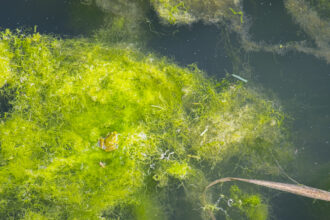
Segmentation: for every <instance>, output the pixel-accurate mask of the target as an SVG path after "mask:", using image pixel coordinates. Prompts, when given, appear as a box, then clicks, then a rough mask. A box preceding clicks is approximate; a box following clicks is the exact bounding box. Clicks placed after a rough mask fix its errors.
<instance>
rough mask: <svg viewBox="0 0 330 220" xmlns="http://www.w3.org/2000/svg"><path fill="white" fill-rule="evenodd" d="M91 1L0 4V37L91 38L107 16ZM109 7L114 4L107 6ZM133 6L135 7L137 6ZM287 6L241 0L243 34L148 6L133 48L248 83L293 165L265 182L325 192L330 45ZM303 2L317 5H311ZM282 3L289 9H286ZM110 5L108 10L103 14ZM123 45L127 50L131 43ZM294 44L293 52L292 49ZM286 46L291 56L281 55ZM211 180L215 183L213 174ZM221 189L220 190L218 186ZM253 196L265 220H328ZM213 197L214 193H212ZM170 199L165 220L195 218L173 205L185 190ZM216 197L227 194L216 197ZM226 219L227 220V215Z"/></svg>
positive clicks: (329, 178)
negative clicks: (276, 113) (274, 119)
mask: <svg viewBox="0 0 330 220" xmlns="http://www.w3.org/2000/svg"><path fill="white" fill-rule="evenodd" d="M111 1H112V0H108V2H111ZM91 2H92V1H88V0H86V1H84V0H81V1H79V0H10V1H9V0H8V1H3V2H2V3H1V5H0V27H1V29H2V30H4V29H6V28H9V29H11V30H13V31H15V29H30V30H33V28H34V27H35V26H36V27H37V31H39V32H40V33H41V34H52V35H56V36H60V37H63V38H68V39H69V38H77V37H89V36H91V35H93V33H94V31H96V30H98V29H99V28H102V27H104V26H103V25H104V19H106V17H107V13H108V11H107V10H102V9H100V7H98V6H97V5H95V4H94V3H91ZM113 2H117V1H115V0H113ZM139 2H140V1H135V3H137V4H139ZM141 2H144V1H141ZM156 2H159V1H156ZM177 2H180V1H177ZM234 2H236V1H234ZM237 2H240V1H237ZM291 2H294V1H292V0H288V1H279V0H244V1H242V2H241V5H240V8H241V13H242V15H240V14H239V13H238V11H237V10H236V9H235V10H234V9H232V10H233V11H232V12H231V13H232V14H233V15H235V16H238V17H240V16H242V18H241V19H243V20H242V23H241V25H242V27H243V28H242V29H239V30H235V29H234V28H233V27H231V26H230V25H236V24H234V23H232V24H230V22H229V21H220V22H207V21H205V20H202V19H200V20H198V19H197V20H196V22H192V23H191V24H182V23H181V24H177V25H176V24H168V23H167V24H166V23H164V21H163V20H162V19H161V18H160V17H159V16H158V13H157V12H156V11H155V10H153V8H152V7H153V6H152V5H151V4H147V5H149V6H150V8H148V9H145V10H146V11H147V13H146V14H145V17H144V18H143V19H141V23H142V25H141V26H142V29H143V30H144V33H143V34H142V35H141V36H143V37H142V38H143V42H142V43H141V45H143V46H138V47H140V48H143V49H142V50H143V51H151V52H155V53H157V54H158V55H160V56H167V57H169V58H170V59H172V60H173V61H174V62H176V63H177V64H179V65H180V66H187V65H190V64H192V63H194V64H196V65H197V67H198V68H200V69H201V70H203V71H205V72H206V75H207V77H209V78H211V79H215V80H221V79H223V78H227V79H229V80H230V81H240V80H239V79H237V78H235V77H232V76H231V74H235V75H238V76H240V77H242V78H243V79H245V80H247V81H248V82H247V83H244V82H242V84H244V85H245V86H247V87H249V88H252V89H254V90H256V91H260V92H261V93H263V94H264V96H266V97H269V98H268V100H272V101H273V102H274V103H273V105H274V106H281V107H280V108H281V110H282V111H283V112H285V114H286V115H288V117H287V119H286V123H287V124H288V128H287V129H288V130H287V132H288V133H290V135H289V136H290V140H291V142H292V145H293V150H292V151H293V156H292V160H291V162H290V164H289V165H287V166H284V168H283V169H281V172H280V175H279V176H278V177H276V178H273V177H272V178H273V179H271V180H273V181H279V182H286V183H292V181H291V180H290V179H289V178H288V177H287V176H289V177H291V178H293V179H294V180H296V181H297V182H299V183H301V184H304V185H307V186H312V187H315V188H319V189H324V190H327V191H330V64H329V63H330V57H329V53H330V41H329V40H328V41H326V40H324V39H323V38H322V37H315V36H313V35H312V34H311V30H315V29H313V28H309V27H308V24H305V23H306V22H307V23H308V21H309V22H312V20H311V19H309V20H308V19H307V20H305V21H304V22H305V23H301V22H300V21H297V18H294V16H293V13H290V12H289V11H290V9H287V8H289V7H290V5H289V4H291ZM297 2H300V3H301V2H304V1H302V0H298V1H297ZM305 2H307V0H305ZM308 2H309V3H308V4H315V5H317V2H318V1H308ZM315 2H316V3H315ZM319 2H322V1H319ZM141 4H142V3H141ZM285 4H288V5H289V6H287V8H286V5H285ZM292 4H293V3H292ZM128 5H129V4H128ZM112 6H113V5H111V4H110V6H109V7H112ZM113 7H114V6H113ZM185 7H188V6H187V5H186V6H185ZM329 7H330V6H329ZM118 10H119V9H118ZM126 10H127V11H129V9H126ZM228 10H229V9H228ZM315 10H316V9H315ZM292 11H293V9H292ZM234 12H235V13H236V14H235V13H234ZM329 12H330V11H329ZM116 13H120V12H116ZM125 13H126V12H125ZM173 13H174V12H173ZM114 14H115V13H114ZM305 14H307V12H305ZM326 15H327V14H326V13H324V12H323V14H322V16H323V17H322V19H323V21H324V22H327V26H324V28H325V29H326V28H329V27H330V25H329V24H330V14H328V17H327V18H324V16H326ZM329 31H330V30H329ZM314 32H315V31H314ZM132 33H133V32H132ZM322 33H323V34H325V35H326V34H328V36H330V34H329V33H326V32H325V31H323V32H322V31H320V32H319V33H316V34H317V35H321V34H322ZM242 39H243V40H242ZM244 40H245V41H244ZM129 41H130V43H132V42H133V44H134V37H133V38H130V39H129ZM242 42H243V43H242ZM244 42H245V45H244ZM246 42H253V43H255V45H256V46H247V43H246ZM297 42H299V43H297ZM300 42H301V44H300ZM294 44H296V45H295V46H292V45H294ZM250 45H252V43H251V44H250ZM318 45H319V46H318ZM324 45H327V47H325V46H324ZM266 47H267V49H265V48H266ZM289 47H290V48H291V49H287V50H284V49H283V48H289ZM251 48H252V49H251ZM306 48H308V49H306ZM309 48H313V50H312V49H309ZM315 48H316V49H315ZM280 49H283V51H280ZM2 101H3V103H2V104H1V107H2V108H7V107H8V106H5V104H4V103H5V100H4V99H3V100H2ZM205 132H206V131H205ZM163 156H164V157H165V156H166V155H163ZM238 163H239V161H238ZM232 165H233V166H235V164H232ZM278 166H280V164H278ZM235 172H236V171H235V170H234V171H233V170H231V171H228V172H227V173H226V175H235V174H236V173H235ZM213 174H215V175H214V176H217V174H216V172H214V173H213ZM222 177H225V176H222ZM248 177H249V178H251V179H252V178H255V179H258V178H259V177H261V178H267V175H266V174H265V175H264V174H260V175H259V176H257V177H253V176H248ZM226 184H228V185H230V184H231V183H226ZM239 186H242V187H243V188H244V187H245V186H246V185H244V184H242V185H240V184H239ZM227 187H228V186H227ZM253 187H254V186H253ZM255 187H256V188H258V187H259V186H255ZM219 189H220V188H219ZM224 189H226V186H225V185H224ZM176 190H177V189H176ZM258 190H259V191H260V192H261V193H263V196H264V197H263V198H265V199H266V200H267V203H268V204H269V217H268V218H269V219H278V220H292V219H300V220H303V219H305V220H310V219H315V220H319V219H324V220H326V219H329V216H330V203H329V202H324V201H318V200H313V199H310V198H304V197H300V196H297V195H292V194H288V193H283V192H278V191H275V190H270V189H264V188H261V187H260V188H258ZM0 192H1V189H0ZM217 193H218V194H219V191H218V192H217ZM227 193H228V192H227ZM174 194H176V198H175V196H173V195H169V197H170V199H169V202H173V203H175V204H177V206H180V205H182V207H181V211H180V212H177V213H176V212H172V214H171V215H170V217H169V218H170V219H202V217H201V216H200V215H199V214H198V213H199V210H196V209H195V207H191V206H190V205H189V204H188V205H187V204H185V203H184V202H182V203H181V202H180V201H181V197H180V196H183V194H184V190H177V191H176V192H175V193H174ZM221 194H226V192H225V191H224V190H223V191H221ZM174 200H175V201H174ZM215 200H216V199H215ZM0 208H1V203H0ZM182 210H183V211H182ZM218 212H221V210H220V211H218ZM173 213H174V214H173ZM175 213H176V214H175ZM216 216H217V219H218V218H219V219H221V218H222V219H226V215H225V214H217V215H216ZM234 216H235V215H234ZM231 217H232V216H231ZM232 218H234V219H235V217H232ZM227 219H230V218H229V217H228V216H227Z"/></svg>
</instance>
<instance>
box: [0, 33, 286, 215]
mask: <svg viewBox="0 0 330 220" xmlns="http://www.w3.org/2000/svg"><path fill="white" fill-rule="evenodd" d="M0 47H1V50H0V71H1V78H0V97H1V99H0V100H2V101H3V100H5V101H6V102H7V103H5V104H6V106H7V107H6V108H5V109H1V115H0V116H1V118H0V218H1V219H168V218H171V217H173V216H175V213H176V214H177V213H178V212H180V210H179V208H178V207H176V206H175V204H172V203H171V202H170V201H168V198H169V197H170V196H171V192H172V191H173V189H176V190H177V189H180V190H182V191H183V192H184V195H185V199H184V202H185V203H187V204H191V206H192V207H194V208H195V209H196V210H198V212H200V215H201V218H205V219H208V218H209V217H210V216H209V215H208V213H209V210H211V211H213V212H214V213H215V215H216V214H219V215H223V213H225V216H227V217H226V218H228V219H230V216H241V217H244V216H245V218H249V219H266V218H267V215H268V211H267V210H268V208H267V207H268V206H267V203H266V202H265V200H264V199H263V198H262V196H261V195H260V194H258V193H254V192H252V193H251V194H247V193H243V192H241V191H240V189H238V188H237V189H235V190H231V191H230V192H231V193H230V195H229V196H228V202H227V203H228V204H230V206H229V205H228V206H227V205H226V204H227V203H224V204H222V205H221V207H220V208H221V209H220V208H219V204H215V205H214V204H206V205H205V204H203V203H202V200H201V198H202V193H203V190H204V188H205V186H206V185H207V184H208V182H209V181H210V180H213V179H214V176H215V174H216V176H217V177H219V178H220V177H221V175H222V174H221V173H225V172H226V170H228V168H230V169H231V170H232V169H234V168H233V167H234V166H235V164H237V160H239V161H242V162H243V164H241V165H240V166H241V167H236V168H235V170H236V172H235V173H236V174H241V175H243V176H250V177H251V176H253V175H255V174H260V173H262V174H263V175H266V176H274V177H276V176H277V175H278V174H279V168H278V166H277V165H276V164H275V163H274V162H273V161H274V158H276V159H277V160H278V161H279V162H280V163H281V164H286V163H287V162H288V161H289V160H290V158H291V148H290V146H291V145H290V142H289V141H288V139H287V136H288V134H287V130H286V127H285V125H284V119H285V115H284V114H283V112H282V111H281V110H280V108H279V107H278V105H277V104H275V103H274V102H272V101H270V100H268V99H267V98H265V97H262V96H261V95H260V94H259V93H258V92H257V91H254V90H252V89H251V88H248V87H247V86H245V85H243V84H239V83H234V82H230V81H229V80H227V79H226V80H223V81H221V82H215V81H213V80H211V79H208V78H207V77H205V75H204V73H203V72H202V71H200V70H199V69H198V68H197V67H196V66H195V65H191V66H188V67H186V68H182V67H179V66H178V65H176V64H175V63H174V62H173V61H171V60H169V59H167V58H164V57H159V56H157V55H154V54H152V53H149V54H146V53H142V52H141V51H139V50H138V49H136V48H135V47H133V46H132V45H131V44H111V45H109V44H105V43H103V42H101V41H94V39H89V38H74V39H61V38H58V37H52V36H47V35H40V34H39V33H37V32H34V33H24V32H17V33H12V32H11V31H9V30H6V31H4V32H1V38H0ZM235 161H236V162H235ZM208 199H211V198H208ZM215 199H216V198H215ZM229 199H231V200H229ZM232 200H233V202H229V201H232ZM164 201H165V202H164ZM166 201H168V202H166ZM210 201H211V200H210ZM239 201H243V203H242V204H241V203H239ZM232 204H233V205H232ZM217 205H218V206H217ZM255 207H259V208H260V209H256V208H255ZM219 210H220V212H219ZM221 210H222V211H221ZM257 210H259V211H257ZM205 211H207V212H205ZM216 211H218V212H216ZM258 216H259V217H258Z"/></svg>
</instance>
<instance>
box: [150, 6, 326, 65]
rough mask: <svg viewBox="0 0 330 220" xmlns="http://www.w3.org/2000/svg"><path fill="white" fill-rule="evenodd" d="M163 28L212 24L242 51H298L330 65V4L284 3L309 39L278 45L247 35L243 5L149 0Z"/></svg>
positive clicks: (247, 20)
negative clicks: (234, 37) (236, 41)
mask: <svg viewBox="0 0 330 220" xmlns="http://www.w3.org/2000/svg"><path fill="white" fill-rule="evenodd" d="M151 3H152V5H153V6H154V9H155V11H156V12H157V14H158V15H159V17H160V18H161V19H162V21H163V23H165V24H172V25H190V24H192V23H196V22H198V21H202V22H204V23H206V24H215V25H218V26H220V28H221V29H226V30H227V31H229V32H231V33H235V34H237V35H238V36H239V38H240V43H241V46H242V48H243V49H244V50H245V51H247V52H248V51H267V52H272V53H277V54H285V53H286V52H288V51H299V52H302V53H306V54H312V55H314V56H316V57H318V58H322V59H324V60H325V61H326V62H327V63H329V62H330V55H329V51H330V49H329V45H330V42H329V39H330V20H329V12H330V4H329V3H328V1H326V0H324V1H323V0H321V1H313V0H284V6H285V9H286V10H287V12H288V13H289V14H290V15H291V16H292V19H293V21H294V22H295V23H297V24H298V25H299V26H300V27H301V29H302V30H303V31H304V32H305V33H306V34H307V35H308V36H309V37H310V38H311V39H304V40H302V41H291V42H285V43H281V44H267V43H265V42H256V41H254V40H253V39H252V37H251V36H250V33H249V28H250V26H251V23H250V20H251V19H250V18H249V16H248V15H246V14H245V13H244V11H243V1H239V0H237V1H232V0H228V1H227V0H226V1H209V0H204V1H192V0H151Z"/></svg>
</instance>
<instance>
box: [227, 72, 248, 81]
mask: <svg viewBox="0 0 330 220" xmlns="http://www.w3.org/2000/svg"><path fill="white" fill-rule="evenodd" d="M231 75H232V76H233V77H235V78H236V79H239V80H241V81H242V82H245V83H247V82H248V80H247V79H244V78H242V77H240V76H238V75H236V74H231Z"/></svg>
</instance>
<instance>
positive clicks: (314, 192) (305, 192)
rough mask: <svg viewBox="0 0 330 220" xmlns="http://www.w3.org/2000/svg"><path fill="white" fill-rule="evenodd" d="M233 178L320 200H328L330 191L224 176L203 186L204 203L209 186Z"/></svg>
mask: <svg viewBox="0 0 330 220" xmlns="http://www.w3.org/2000/svg"><path fill="white" fill-rule="evenodd" d="M235 180H236V181H241V182H247V183H252V184H256V185H259V186H265V187H268V188H272V189H277V190H281V191H284V192H289V193H293V194H296V195H300V196H305V197H309V198H313V199H320V200H324V201H329V202H330V192H328V191H325V190H321V189H316V188H312V187H309V186H305V185H294V184H287V183H278V182H271V181H264V180H255V179H243V178H235V177H226V178H221V179H217V180H215V181H213V182H211V183H210V184H209V185H208V186H206V187H205V190H204V193H203V202H204V205H205V204H206V192H207V190H208V189H209V188H211V187H212V186H214V185H216V184H218V183H224V182H229V181H235ZM209 214H210V216H211V218H212V219H215V217H214V215H213V213H212V212H211V211H210V212H209Z"/></svg>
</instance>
